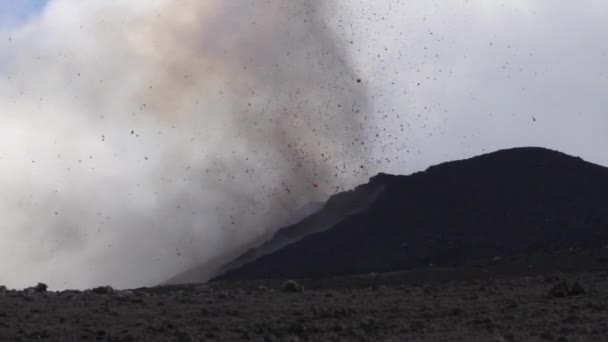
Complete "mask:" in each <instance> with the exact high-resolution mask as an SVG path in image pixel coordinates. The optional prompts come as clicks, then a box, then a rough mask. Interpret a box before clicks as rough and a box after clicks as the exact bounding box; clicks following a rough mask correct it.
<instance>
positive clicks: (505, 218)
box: [218, 148, 608, 280]
mask: <svg viewBox="0 0 608 342" xmlns="http://www.w3.org/2000/svg"><path fill="white" fill-rule="evenodd" d="M368 186H371V187H374V188H382V189H383V190H382V192H381V193H380V194H379V195H377V196H376V197H375V198H374V200H373V203H371V204H370V205H369V206H367V207H365V209H362V210H360V211H358V212H357V213H354V214H353V215H351V216H348V217H346V218H345V219H343V220H341V221H340V222H337V223H336V224H335V225H334V226H333V227H331V228H330V229H327V230H323V231H320V232H316V233H313V234H310V235H308V236H306V237H304V238H302V239H300V240H298V241H296V242H293V243H291V244H288V245H286V246H284V247H283V248H281V249H278V250H276V251H274V252H272V253H269V254H266V255H264V256H261V257H260V258H258V259H257V260H255V261H252V262H249V263H246V264H243V265H241V266H240V267H236V268H233V269H232V270H229V271H228V272H226V273H224V274H223V275H222V276H220V277H218V279H222V280H236V279H261V278H264V279H266V278H268V279H272V278H315V277H329V276H337V275H347V274H361V273H368V272H389V271H397V270H403V269H411V268H415V267H421V266H426V265H429V264H436V265H441V266H458V265H463V264H466V263H469V262H470V261H472V260H479V259H487V258H494V257H504V256H509V255H522V254H527V253H538V252H549V251H558V250H563V249H568V248H596V247H601V246H603V245H605V244H607V243H608V196H607V195H606V194H608V169H607V168H604V167H601V166H598V165H594V164H591V163H588V162H585V161H583V160H582V159H580V158H575V157H571V156H568V155H565V154H563V153H560V152H556V151H551V150H546V149H542V148H516V149H510V150H503V151H498V152H494V153H489V154H486V155H482V156H478V157H474V158H471V159H467V160H461V161H455V162H449V163H445V164H441V165H438V166H433V167H431V168H429V169H428V170H426V171H424V172H420V173H416V174H413V175H410V176H391V175H386V174H379V175H377V176H375V177H373V178H372V179H371V180H370V182H369V184H368Z"/></svg>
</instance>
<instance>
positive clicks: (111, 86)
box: [0, 0, 368, 288]
mask: <svg viewBox="0 0 608 342" xmlns="http://www.w3.org/2000/svg"><path fill="white" fill-rule="evenodd" d="M125 3H126V2H125V1H119V0H103V1H101V0H96V1H93V0H91V1H70V0H54V1H52V2H50V3H49V4H48V5H47V8H46V9H45V11H44V12H43V13H42V14H41V15H40V16H39V17H37V18H34V19H32V20H30V21H29V22H28V23H26V24H24V25H22V26H20V27H18V28H13V29H4V32H3V31H0V37H6V39H0V63H1V64H0V65H1V66H0V110H1V112H0V193H1V194H2V195H1V196H0V214H1V215H2V219H1V220H0V283H3V284H6V285H8V286H11V287H24V286H29V285H31V284H33V283H35V282H37V281H44V282H47V283H48V284H49V285H50V286H51V287H53V288H67V287H70V288H83V287H90V286H95V285H102V284H110V285H113V286H117V287H134V286H143V285H154V284H156V283H159V282H162V281H164V280H166V279H167V278H169V277H171V276H172V275H175V274H177V273H179V272H180V271H183V270H185V269H187V268H189V267H191V266H194V265H196V264H197V263H200V262H203V261H206V260H210V259H213V258H216V257H218V256H221V255H223V254H225V253H227V252H229V251H231V250H234V249H235V248H238V247H239V246H243V245H246V244H247V243H250V242H251V241H254V240H256V239H258V238H260V237H261V236H264V235H266V234H268V233H269V232H270V231H272V230H273V229H276V228H278V227H280V226H281V225H282V224H283V223H285V222H287V221H289V220H290V219H291V218H292V216H293V215H295V214H296V211H297V209H298V208H300V207H305V206H306V205H307V204H309V203H310V202H315V201H320V200H323V199H325V198H326V197H327V196H328V195H329V194H331V193H333V192H335V191H337V190H340V189H342V188H345V187H351V186H352V185H354V184H355V183H357V182H359V181H360V180H361V179H362V178H363V177H366V176H367V175H366V174H365V168H364V167H365V165H366V161H367V154H368V153H367V148H368V147H367V146H366V145H365V143H364V140H363V139H362V136H363V128H362V124H361V122H360V121H359V120H360V118H361V113H364V112H365V111H366V110H367V106H368V104H367V103H366V102H365V96H364V94H363V86H362V85H361V84H360V83H358V82H357V76H356V75H355V74H354V73H353V71H352V69H351V67H350V66H349V64H350V63H349V60H348V58H347V56H346V55H345V54H344V53H343V49H342V45H341V43H340V42H337V41H336V40H335V39H334V37H333V36H332V32H331V31H330V30H329V29H328V28H327V26H326V25H325V23H324V20H325V19H324V18H325V17H326V16H327V15H331V11H332V9H331V8H330V7H329V5H327V4H325V2H322V1H320V0H307V1H305V0H302V1H279V0H270V1H264V2H261V1H246V2H245V1H198V0H181V1H177V0H155V1H150V0H145V1H144V0H132V1H129V2H128V5H127V4H125Z"/></svg>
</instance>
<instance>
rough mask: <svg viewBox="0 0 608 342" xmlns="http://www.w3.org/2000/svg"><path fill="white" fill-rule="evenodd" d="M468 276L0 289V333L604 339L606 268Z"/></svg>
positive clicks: (81, 337) (16, 337)
mask: <svg viewBox="0 0 608 342" xmlns="http://www.w3.org/2000/svg"><path fill="white" fill-rule="evenodd" d="M464 273H466V272H465V271H464V270H460V271H459V270H454V269H451V270H441V269H426V270H420V271H412V272H403V273H393V274H387V275H376V274H370V275H365V276H358V277H343V278H335V279H323V280H301V281H300V282H298V283H288V284H287V285H286V284H285V283H284V282H282V281H278V280H277V281H255V282H252V281H249V282H241V283H213V284H210V285H198V286H196V285H189V286H171V287H157V288H147V289H137V290H127V291H118V290H113V289H112V288H109V287H101V288H97V289H93V290H88V291H83V292H80V291H63V292H48V291H46V289H45V286H43V285H40V286H38V287H34V288H30V289H26V290H22V291H10V290H6V289H2V290H1V291H0V341H39V340H43V341H497V342H498V341H608V272H597V271H596V272H588V273H559V274H552V275H543V276H533V277H524V276H508V277H493V276H492V275H491V274H488V273H486V276H485V277H484V276H482V275H480V274H473V273H470V274H471V276H470V277H468V279H460V280H449V278H450V275H454V274H460V275H462V274H464ZM481 273H484V272H483V271H482V272H481ZM433 278H434V279H441V280H438V281H428V279H433ZM465 278H466V277H465ZM420 279H423V280H422V281H421V280H420ZM424 279H426V280H424ZM300 285H301V286H303V287H304V288H303V289H302V288H300V287H299V286H300Z"/></svg>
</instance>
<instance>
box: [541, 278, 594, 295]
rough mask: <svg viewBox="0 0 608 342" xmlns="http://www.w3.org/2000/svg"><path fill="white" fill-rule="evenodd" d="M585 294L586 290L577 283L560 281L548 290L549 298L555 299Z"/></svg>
mask: <svg viewBox="0 0 608 342" xmlns="http://www.w3.org/2000/svg"><path fill="white" fill-rule="evenodd" d="M585 293H587V290H585V288H584V287H583V286H582V285H581V284H579V283H578V282H576V281H574V282H570V281H566V280H563V281H560V282H558V283H557V284H555V285H553V287H552V288H551V289H550V290H549V296H551V297H555V298H563V297H572V296H578V295H582V294H585Z"/></svg>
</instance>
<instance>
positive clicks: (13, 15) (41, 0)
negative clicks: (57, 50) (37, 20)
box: [0, 0, 47, 26]
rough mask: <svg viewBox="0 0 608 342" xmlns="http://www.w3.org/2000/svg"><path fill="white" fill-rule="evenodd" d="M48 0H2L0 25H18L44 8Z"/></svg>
mask: <svg viewBox="0 0 608 342" xmlns="http://www.w3.org/2000/svg"><path fill="white" fill-rule="evenodd" d="M46 2H47V0H15V1H11V0H2V1H0V26H18V25H21V24H22V23H23V22H24V21H27V20H28V19H29V18H30V17H31V16H35V15H38V14H39V13H40V12H41V11H43V10H44V7H45V5H46Z"/></svg>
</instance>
